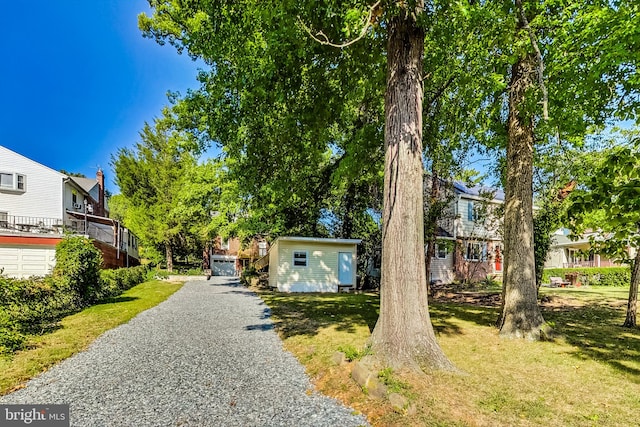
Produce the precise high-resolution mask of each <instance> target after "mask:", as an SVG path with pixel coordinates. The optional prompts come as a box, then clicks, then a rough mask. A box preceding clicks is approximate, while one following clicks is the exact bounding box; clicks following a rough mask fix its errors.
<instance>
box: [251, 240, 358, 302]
mask: <svg viewBox="0 0 640 427" xmlns="http://www.w3.org/2000/svg"><path fill="white" fill-rule="evenodd" d="M360 242H361V240H359V239H325V238H314V237H279V238H278V239H276V241H275V242H273V245H272V246H271V248H270V249H269V251H268V253H267V254H266V255H265V256H264V257H262V258H260V259H259V260H258V261H257V262H256V263H255V264H254V265H255V266H256V268H257V269H258V270H264V269H266V268H267V267H268V271H269V286H271V287H273V288H277V289H278V290H279V291H282V292H338V291H339V290H340V289H341V288H355V286H356V259H357V245H358V244H359V243H360Z"/></svg>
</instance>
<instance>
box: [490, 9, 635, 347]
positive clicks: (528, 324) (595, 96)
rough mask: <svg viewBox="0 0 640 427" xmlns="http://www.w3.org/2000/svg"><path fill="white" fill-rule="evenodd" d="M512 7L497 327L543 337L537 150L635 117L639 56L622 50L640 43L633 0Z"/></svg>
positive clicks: (518, 334) (508, 332) (509, 333)
mask: <svg viewBox="0 0 640 427" xmlns="http://www.w3.org/2000/svg"><path fill="white" fill-rule="evenodd" d="M510 6H511V7H510V8H509V10H510V15H511V16H512V17H513V22H515V28H516V32H515V36H514V37H513V42H512V46H510V47H508V50H509V51H510V52H511V54H512V55H511V56H512V57H513V58H515V61H514V62H513V63H512V65H511V67H510V73H509V79H510V85H509V96H508V115H507V124H506V129H507V159H506V173H505V183H506V184H505V188H506V196H507V200H506V207H505V280H504V287H503V310H502V313H501V318H500V320H499V326H500V328H501V334H502V335H504V336H510V337H527V338H531V339H538V338H541V337H544V336H545V334H546V333H547V332H548V328H547V326H546V325H545V323H544V319H543V318H542V315H541V313H540V310H539V308H538V306H537V300H536V286H535V263H534V254H533V251H534V248H533V234H534V233H533V221H532V215H533V212H532V209H531V205H532V199H533V192H532V170H533V165H534V158H535V154H536V147H539V146H540V145H542V144H545V143H546V142H548V141H550V140H554V141H556V140H557V141H562V142H563V143H566V144H570V143H572V142H574V141H576V139H578V140H579V139H580V138H581V137H583V136H584V135H585V134H586V133H587V132H588V131H589V129H590V127H592V126H593V125H599V126H602V125H603V124H604V123H605V121H606V120H607V119H610V118H611V117H613V116H616V117H619V118H621V117H627V118H628V117H629V115H630V114H631V115H632V116H633V114H635V113H634V110H635V111H637V107H638V100H637V89H638V87H637V85H634V84H633V82H634V81H636V79H635V78H634V77H633V74H634V71H633V70H634V69H636V67H637V61H638V59H637V57H635V58H634V57H633V56H632V55H628V54H627V53H626V52H625V51H624V49H623V48H622V46H625V45H628V44H629V43H631V44H633V43H635V42H634V41H633V40H638V35H637V31H636V30H634V29H633V28H634V26H633V25H631V24H630V22H629V19H630V15H631V16H632V15H633V13H634V12H633V10H634V9H637V6H634V5H631V4H630V3H629V2H627V1H620V2H605V1H603V2H593V3H586V4H585V3H578V2H571V1H562V2H554V1H539V0H530V1H525V0H515V3H514V4H512V5H510ZM612 22H615V24H614V25H613V26H612V25H610V24H611V23H612ZM612 28H613V29H614V30H613V31H611V30H612ZM634 32H635V34H634ZM594 63H596V64H598V65H597V66H596V67H593V66H592V64H594ZM606 88H608V89H606ZM567 94H571V95H572V96H567Z"/></svg>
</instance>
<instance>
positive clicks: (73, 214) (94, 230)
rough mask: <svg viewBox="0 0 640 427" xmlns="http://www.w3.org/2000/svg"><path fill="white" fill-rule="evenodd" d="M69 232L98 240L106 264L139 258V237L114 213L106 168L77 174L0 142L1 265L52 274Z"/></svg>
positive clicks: (7, 270) (15, 271) (21, 273)
mask: <svg viewBox="0 0 640 427" xmlns="http://www.w3.org/2000/svg"><path fill="white" fill-rule="evenodd" d="M64 233H75V234H81V235H86V236H89V237H91V238H92V239H94V245H95V246H96V247H98V248H99V249H100V250H101V251H102V254H103V259H104V266H105V267H107V268H112V267H123V266H127V265H135V264H138V263H139V261H138V242H137V238H136V236H135V235H133V233H131V232H130V231H129V230H127V229H126V228H125V227H122V226H121V225H120V223H118V221H115V220H113V219H110V218H109V209H108V206H107V203H106V199H105V194H104V174H103V172H102V171H101V170H98V172H97V174H96V178H95V179H89V178H79V177H73V176H69V175H66V174H64V173H61V172H58V171H55V170H53V169H50V168H49V167H47V166H44V165H42V164H40V163H37V162H35V161H33V160H31V159H28V158H26V157H24V156H22V155H20V154H18V153H16V152H14V151H11V150H9V149H7V148H5V147H2V146H0V270H2V272H3V274H5V275H9V276H12V277H29V276H34V275H45V274H48V273H50V272H51V270H52V268H53V266H54V265H55V246H56V244H57V243H58V242H60V240H61V239H62V237H63V236H64Z"/></svg>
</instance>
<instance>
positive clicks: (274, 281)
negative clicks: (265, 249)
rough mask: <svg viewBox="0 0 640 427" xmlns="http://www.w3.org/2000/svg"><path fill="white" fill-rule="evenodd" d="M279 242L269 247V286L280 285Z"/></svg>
mask: <svg viewBox="0 0 640 427" xmlns="http://www.w3.org/2000/svg"><path fill="white" fill-rule="evenodd" d="M278 246H279V245H278V242H277V241H276V244H275V245H273V246H272V247H271V249H269V286H271V287H272V288H276V287H277V286H278V270H279V268H278V252H279V251H278Z"/></svg>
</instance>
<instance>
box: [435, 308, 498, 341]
mask: <svg viewBox="0 0 640 427" xmlns="http://www.w3.org/2000/svg"><path fill="white" fill-rule="evenodd" d="M429 313H430V314H431V322H432V323H433V329H434V330H435V331H436V333H438V334H442V335H460V334H462V333H463V328H462V327H461V326H460V325H459V321H464V322H470V323H475V324H476V325H479V326H489V327H491V326H494V325H495V323H496V319H497V318H498V309H497V308H494V307H476V306H473V305H470V304H466V305H461V304H454V303H451V304H446V303H441V302H439V303H431V304H429Z"/></svg>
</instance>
